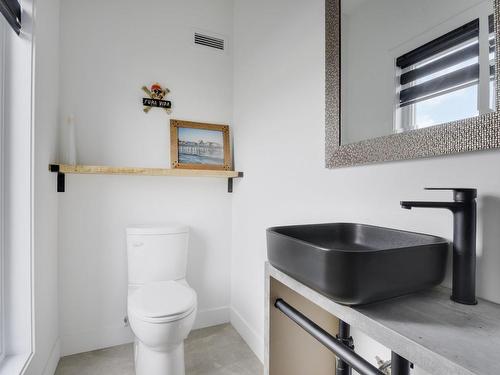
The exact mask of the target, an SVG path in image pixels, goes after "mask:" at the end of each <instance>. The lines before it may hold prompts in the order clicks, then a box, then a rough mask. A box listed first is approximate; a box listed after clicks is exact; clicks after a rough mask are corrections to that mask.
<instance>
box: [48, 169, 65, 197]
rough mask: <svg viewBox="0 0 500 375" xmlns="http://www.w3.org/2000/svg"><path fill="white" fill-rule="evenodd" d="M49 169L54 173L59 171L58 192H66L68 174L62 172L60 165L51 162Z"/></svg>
mask: <svg viewBox="0 0 500 375" xmlns="http://www.w3.org/2000/svg"><path fill="white" fill-rule="evenodd" d="M49 170H50V171H51V172H52V173H57V192H58V193H64V192H65V189H66V175H65V174H64V173H62V172H60V169H59V165H57V164H50V165H49Z"/></svg>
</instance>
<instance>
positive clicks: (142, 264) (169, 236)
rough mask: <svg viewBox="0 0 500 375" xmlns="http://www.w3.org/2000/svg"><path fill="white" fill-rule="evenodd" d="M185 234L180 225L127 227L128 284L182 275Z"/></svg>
mask: <svg viewBox="0 0 500 375" xmlns="http://www.w3.org/2000/svg"><path fill="white" fill-rule="evenodd" d="M188 237H189V228H188V227H187V226H183V225H165V226H134V227H128V228H127V260H128V284H129V285H142V284H145V283H149V282H154V281H169V280H181V279H184V278H185V277H186V268H187V246H188Z"/></svg>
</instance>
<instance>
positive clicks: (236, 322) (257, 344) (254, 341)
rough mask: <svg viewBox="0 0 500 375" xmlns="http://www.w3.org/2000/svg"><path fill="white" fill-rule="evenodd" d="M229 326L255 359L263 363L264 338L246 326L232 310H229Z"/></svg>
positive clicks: (246, 323)
mask: <svg viewBox="0 0 500 375" xmlns="http://www.w3.org/2000/svg"><path fill="white" fill-rule="evenodd" d="M231 324H232V325H233V327H234V329H236V331H238V333H239V334H240V336H241V337H242V338H243V340H245V342H246V343H247V344H248V346H249V347H250V349H252V351H253V352H254V353H255V355H256V356H257V358H259V360H260V361H261V362H262V363H264V338H263V337H260V336H259V335H258V334H257V332H255V330H254V329H253V328H252V327H251V326H250V325H249V324H248V322H247V321H246V320H245V319H244V318H243V317H242V316H241V315H240V314H239V313H238V312H237V311H236V310H234V309H233V308H231Z"/></svg>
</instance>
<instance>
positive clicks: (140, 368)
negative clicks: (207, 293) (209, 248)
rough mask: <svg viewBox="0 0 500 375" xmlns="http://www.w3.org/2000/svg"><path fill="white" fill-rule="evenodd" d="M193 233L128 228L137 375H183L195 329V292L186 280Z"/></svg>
mask: <svg viewBox="0 0 500 375" xmlns="http://www.w3.org/2000/svg"><path fill="white" fill-rule="evenodd" d="M187 239H188V229H187V227H184V226H179V225H174V226H161V227H150V226H149V227H146V226H140V227H130V228H127V255H128V276H129V287H128V298H127V312H128V319H129V322H130V327H131V329H132V332H133V333H134V335H135V342H134V360H135V373H136V375H184V374H185V370H184V367H185V366H184V340H185V339H186V338H187V336H188V334H189V332H190V331H191V328H192V327H193V324H194V320H195V317H196V310H197V296H196V292H195V291H194V290H193V289H192V288H191V287H190V286H189V284H188V283H187V282H186V280H185V274H186V265H187Z"/></svg>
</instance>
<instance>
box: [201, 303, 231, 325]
mask: <svg viewBox="0 0 500 375" xmlns="http://www.w3.org/2000/svg"><path fill="white" fill-rule="evenodd" d="M230 319H231V313H230V308H229V307H228V306H224V307H217V308H215V309H205V310H200V311H198V312H197V314H196V320H195V321H194V326H193V329H201V328H206V327H213V326H217V325H219V324H225V323H229V321H230Z"/></svg>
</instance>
